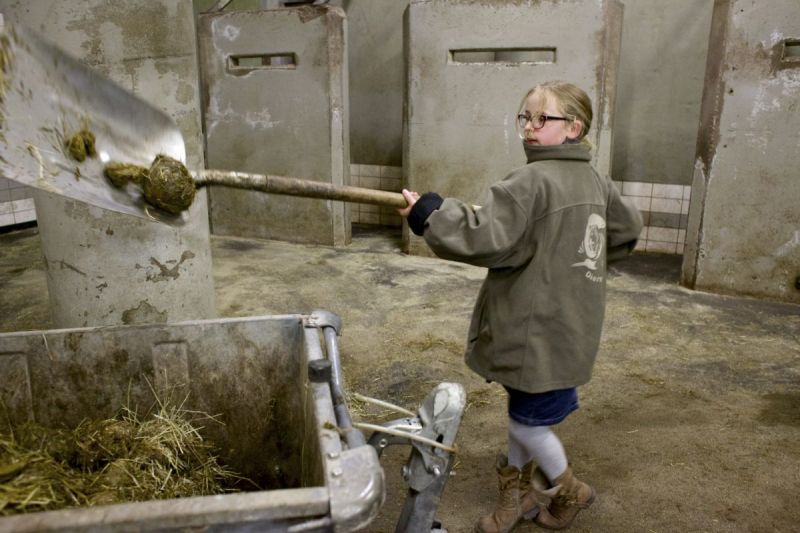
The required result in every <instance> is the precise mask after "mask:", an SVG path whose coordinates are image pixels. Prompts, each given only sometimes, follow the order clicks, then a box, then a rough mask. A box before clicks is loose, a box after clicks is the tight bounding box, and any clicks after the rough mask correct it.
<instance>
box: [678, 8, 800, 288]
mask: <svg viewBox="0 0 800 533" xmlns="http://www.w3.org/2000/svg"><path fill="white" fill-rule="evenodd" d="M712 28H713V33H712V37H711V41H712V43H713V46H712V48H711V52H710V53H709V58H708V66H707V73H706V79H707V82H706V87H705V91H704V93H703V106H702V123H701V128H700V136H699V138H698V142H697V158H696V161H695V170H694V183H693V196H692V203H691V207H690V211H689V229H688V235H687V248H686V253H685V255H684V262H683V269H684V271H683V282H684V283H685V284H686V285H688V286H689V287H693V288H696V289H702V290H709V291H713V292H727V293H735V294H749V295H754V296H759V297H767V298H775V299H779V300H785V301H791V302H800V290H798V287H797V283H798V278H799V277H800V207H799V206H800V202H799V200H800V180H798V171H797V166H798V165H797V163H798V154H800V140H798V135H797V132H798V131H800V112H798V111H800V50H798V46H800V45H798V44H797V43H800V17H798V4H797V0H774V1H772V2H761V3H757V2H753V1H752V0H718V1H717V2H716V3H715V7H714V16H713V25H712Z"/></svg>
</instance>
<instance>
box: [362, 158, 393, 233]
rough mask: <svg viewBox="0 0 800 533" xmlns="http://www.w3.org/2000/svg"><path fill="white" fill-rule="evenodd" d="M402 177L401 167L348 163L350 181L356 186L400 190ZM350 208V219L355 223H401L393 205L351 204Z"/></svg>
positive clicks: (390, 224)
mask: <svg viewBox="0 0 800 533" xmlns="http://www.w3.org/2000/svg"><path fill="white" fill-rule="evenodd" d="M402 178H403V169H402V167H390V166H382V165H350V182H351V183H352V184H353V185H355V186H356V187H365V188H367V189H377V190H381V191H391V192H400V190H401V189H402ZM351 210H352V220H353V222H355V223H359V224H375V225H380V226H394V227H399V226H401V225H402V223H403V221H402V219H401V218H400V215H398V214H397V211H396V210H395V209H394V208H393V207H381V206H377V205H366V204H353V205H352V207H351Z"/></svg>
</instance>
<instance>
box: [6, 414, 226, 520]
mask: <svg viewBox="0 0 800 533" xmlns="http://www.w3.org/2000/svg"><path fill="white" fill-rule="evenodd" d="M188 414H189V413H188V412H187V411H184V410H182V409H180V408H178V407H174V406H169V405H160V406H159V409H158V411H157V412H155V413H153V414H151V415H150V416H148V417H146V418H140V417H139V416H138V415H137V414H136V413H135V412H134V411H131V410H130V409H127V408H125V409H123V410H122V411H121V412H120V415H119V416H117V417H116V418H114V419H110V420H100V421H84V422H83V423H81V424H80V425H79V426H78V427H77V428H75V429H74V430H59V429H51V428H45V427H42V426H38V425H35V424H26V425H23V426H20V427H18V428H15V430H14V431H13V432H8V433H0V516H7V515H12V514H19V513H28V512H38V511H50V510H56V509H62V508H65V507H76V506H92V505H103V504H111V503H122V502H134V501H147V500H152V499H164V498H180V497H188V496H201V495H209V494H220V493H223V492H232V491H233V489H231V488H230V487H232V486H233V485H234V483H235V482H236V481H239V480H241V479H242V478H241V477H240V476H238V475H236V474H235V473H233V472H232V471H230V470H228V469H227V468H225V467H224V466H221V465H220V464H219V462H218V461H217V458H216V457H215V456H214V454H213V451H214V450H213V448H212V446H211V445H210V444H209V443H208V442H206V441H205V440H204V439H203V438H202V437H201V436H200V433H199V429H198V428H197V427H195V426H194V425H193V423H192V421H191V420H190V419H189V416H187V415H188ZM192 414H193V415H196V413H192ZM194 418H195V419H197V417H196V416H195V417H194ZM206 418H209V417H206Z"/></svg>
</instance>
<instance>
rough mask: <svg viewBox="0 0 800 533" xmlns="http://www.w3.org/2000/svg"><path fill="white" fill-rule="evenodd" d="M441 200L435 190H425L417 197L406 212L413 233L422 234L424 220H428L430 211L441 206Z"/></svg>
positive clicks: (442, 200)
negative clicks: (415, 201) (408, 211)
mask: <svg viewBox="0 0 800 533" xmlns="http://www.w3.org/2000/svg"><path fill="white" fill-rule="evenodd" d="M442 202H444V199H443V198H442V197H441V196H439V195H438V194H436V193H435V192H426V193H425V194H423V195H422V196H420V197H419V200H417V203H415V204H414V207H412V208H411V212H410V213H409V214H408V227H409V228H411V231H413V232H414V235H419V236H422V233H423V232H424V231H425V221H426V220H428V217H429V216H431V213H433V212H434V211H436V210H437V209H439V208H440V207H441V206H442Z"/></svg>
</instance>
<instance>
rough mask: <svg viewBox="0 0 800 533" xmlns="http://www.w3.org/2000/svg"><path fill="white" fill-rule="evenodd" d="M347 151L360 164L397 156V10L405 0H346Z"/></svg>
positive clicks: (400, 80) (396, 161)
mask: <svg viewBox="0 0 800 533" xmlns="http://www.w3.org/2000/svg"><path fill="white" fill-rule="evenodd" d="M346 5H347V20H348V28H349V29H348V38H349V41H348V45H349V57H350V157H351V159H352V160H353V162H354V163H358V164H364V165H384V166H400V165H402V161H403V139H402V133H403V85H404V76H405V71H404V61H403V13H404V12H405V10H406V8H407V7H408V0H351V1H350V2H347V3H346Z"/></svg>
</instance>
